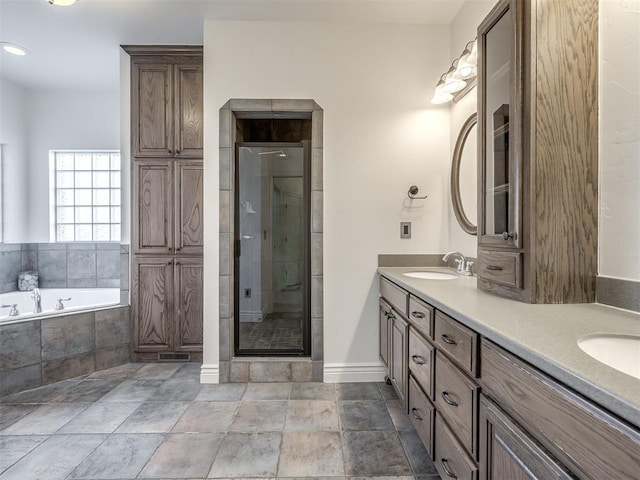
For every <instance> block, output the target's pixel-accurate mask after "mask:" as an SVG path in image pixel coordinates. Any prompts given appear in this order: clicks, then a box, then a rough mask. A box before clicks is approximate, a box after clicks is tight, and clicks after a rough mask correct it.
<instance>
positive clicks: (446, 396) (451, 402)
mask: <svg viewBox="0 0 640 480" xmlns="http://www.w3.org/2000/svg"><path fill="white" fill-rule="evenodd" d="M440 395H441V396H442V399H443V400H444V401H445V403H446V404H447V405H451V406H452V407H457V406H458V402H456V401H455V400H452V399H451V397H450V396H449V392H442V393H441V394H440Z"/></svg>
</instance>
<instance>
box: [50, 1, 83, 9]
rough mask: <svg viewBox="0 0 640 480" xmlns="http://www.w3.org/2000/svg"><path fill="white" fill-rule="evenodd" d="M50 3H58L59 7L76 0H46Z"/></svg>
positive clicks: (71, 3)
mask: <svg viewBox="0 0 640 480" xmlns="http://www.w3.org/2000/svg"><path fill="white" fill-rule="evenodd" d="M47 1H48V2H49V3H50V4H51V5H58V6H59V7H69V6H71V5H73V4H74V3H76V2H77V1H78V0H47Z"/></svg>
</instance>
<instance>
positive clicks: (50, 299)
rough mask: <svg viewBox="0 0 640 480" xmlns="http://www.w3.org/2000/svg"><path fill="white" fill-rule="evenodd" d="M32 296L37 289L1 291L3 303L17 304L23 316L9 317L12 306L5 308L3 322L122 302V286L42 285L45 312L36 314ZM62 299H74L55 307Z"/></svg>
mask: <svg viewBox="0 0 640 480" xmlns="http://www.w3.org/2000/svg"><path fill="white" fill-rule="evenodd" d="M31 295H33V292H9V293H1V294H0V305H13V304H14V303H15V304H17V308H18V312H19V315H17V316H9V312H10V310H11V309H10V308H3V309H2V310H1V311H0V323H7V322H14V321H19V320H27V319H30V318H41V317H50V316H54V315H66V314H67V313H78V312H82V311H85V310H96V309H100V308H104V307H108V306H112V305H118V304H119V303H120V289H119V288H41V289H40V296H41V301H40V305H41V307H42V312H40V313H33V305H34V302H33V298H31ZM59 298H63V299H64V298H71V300H68V301H66V302H64V301H63V304H64V310H55V306H56V304H57V301H58V299H59Z"/></svg>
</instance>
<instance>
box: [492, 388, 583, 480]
mask: <svg viewBox="0 0 640 480" xmlns="http://www.w3.org/2000/svg"><path fill="white" fill-rule="evenodd" d="M573 478H575V477H573V476H572V475H571V474H570V473H569V472H568V471H567V470H566V469H565V468H564V467H563V466H562V465H560V464H559V463H557V462H556V461H555V460H554V459H553V458H552V457H551V456H550V455H549V454H547V452H546V451H545V450H544V449H543V448H542V447H541V446H540V445H539V444H537V442H535V441H534V440H533V439H532V438H531V437H529V435H527V433H526V432H525V431H524V430H522V429H521V428H520V427H519V426H518V425H517V424H516V423H515V422H513V421H512V420H511V419H510V418H509V417H508V416H507V415H506V414H505V413H504V412H502V410H500V409H499V408H498V406H497V405H496V404H494V403H493V402H492V401H490V400H489V399H488V398H487V397H485V396H484V395H482V396H481V398H480V480H503V479H509V480H533V479H540V480H551V479H562V480H570V479H573Z"/></svg>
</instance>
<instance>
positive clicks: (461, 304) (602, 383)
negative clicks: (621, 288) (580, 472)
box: [378, 267, 640, 426]
mask: <svg viewBox="0 0 640 480" xmlns="http://www.w3.org/2000/svg"><path fill="white" fill-rule="evenodd" d="M411 270H414V271H415V270H419V268H416V267H413V268H407V267H379V268H378V272H379V273H380V275H382V276H384V277H386V278H387V279H389V280H391V281H392V282H394V283H396V284H397V285H400V286H401V287H402V288H404V289H405V290H407V291H408V292H410V293H412V294H413V295H415V296H416V297H418V298H421V299H423V300H425V301H426V302H428V303H429V304H431V305H433V306H434V307H436V308H437V309H439V310H441V311H442V312H444V313H446V314H447V315H450V316H452V317H453V318H455V319H456V320H458V321H459V322H461V323H463V324H465V325H466V326H468V327H469V328H472V329H473V330H475V331H476V332H478V333H480V334H481V335H482V336H484V337H485V338H487V339H489V340H491V341H493V342H495V343H497V344H498V345H500V346H502V347H503V348H505V349H506V350H508V351H510V352H511V353H513V354H515V355H517V356H518V357H520V358H521V359H523V360H525V361H526V362H528V363H530V364H531V365H533V366H534V367H536V368H538V369H539V370H541V371H542V372H544V373H546V374H547V375H549V376H551V377H552V378H554V379H556V380H558V381H560V382H562V383H564V384H565V385H567V386H568V387H570V388H572V389H574V390H575V391H577V392H578V393H580V394H581V395H583V396H584V397H586V398H588V399H590V400H592V401H594V402H596V403H597V404H599V405H601V406H602V407H605V408H606V409H608V410H609V411H611V412H612V413H614V414H616V415H618V416H620V417H622V418H623V419H624V420H626V421H627V422H630V423H631V424H632V425H636V426H640V396H639V395H638V392H640V380H638V379H636V378H634V377H631V376H630V375H626V374H624V373H622V372H619V371H617V370H614V369H613V368H611V367H608V366H607V365H605V364H603V363H600V362H598V361H597V360H595V359H593V358H591V357H590V356H589V355H587V354H586V353H584V352H583V351H582V350H580V348H579V347H578V344H577V341H578V339H579V338H581V337H583V336H588V335H593V334H599V333H610V334H614V335H636V336H637V335H640V314H638V313H633V312H629V311H624V310H620V309H617V308H611V307H607V306H604V305H599V304H593V303H592V304H566V305H551V304H546V305H545V304H528V303H522V302H518V301H515V300H509V299H505V298H501V297H498V296H495V295H491V294H489V293H487V292H483V291H481V290H479V289H477V288H476V280H477V278H476V277H461V278H459V279H456V280H447V281H440V280H424V279H416V278H410V277H407V276H405V275H403V274H404V273H406V272H408V271H411Z"/></svg>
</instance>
